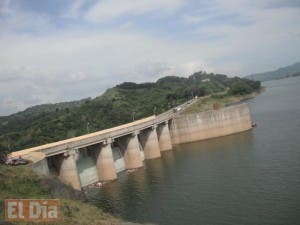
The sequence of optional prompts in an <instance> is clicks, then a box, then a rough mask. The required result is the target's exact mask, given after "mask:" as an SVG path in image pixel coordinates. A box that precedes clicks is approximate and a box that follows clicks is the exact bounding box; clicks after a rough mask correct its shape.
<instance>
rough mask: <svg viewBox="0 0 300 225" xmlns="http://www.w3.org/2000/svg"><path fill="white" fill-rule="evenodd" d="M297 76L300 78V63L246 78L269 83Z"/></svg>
mask: <svg viewBox="0 0 300 225" xmlns="http://www.w3.org/2000/svg"><path fill="white" fill-rule="evenodd" d="M295 76H300V62H297V63H294V64H292V65H289V66H286V67H282V68H279V69H277V70H273V71H268V72H264V73H255V74H251V75H248V76H245V78H247V79H251V80H259V81H267V80H276V79H282V78H287V77H295Z"/></svg>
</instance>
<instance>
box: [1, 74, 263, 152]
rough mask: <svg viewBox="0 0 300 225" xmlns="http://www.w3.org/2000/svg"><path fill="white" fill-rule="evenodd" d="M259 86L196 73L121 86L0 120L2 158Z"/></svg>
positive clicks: (257, 83) (234, 79)
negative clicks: (199, 99)
mask: <svg viewBox="0 0 300 225" xmlns="http://www.w3.org/2000/svg"><path fill="white" fill-rule="evenodd" d="M259 88H260V82H258V81H251V80H248V79H242V78H239V77H233V78H229V77H227V76H226V75H222V74H211V73H210V74H208V73H205V72H198V73H195V74H193V75H191V76H189V77H187V78H186V77H175V76H167V77H163V78H161V79H159V80H157V81H156V82H153V83H141V84H136V83H133V82H125V83H122V84H119V85H117V86H115V87H113V88H110V89H108V90H106V91H105V92H104V93H103V94H102V95H100V96H98V97H96V98H94V99H91V98H88V99H83V100H80V101H75V102H68V103H58V104H46V105H41V106H35V107H31V108H29V109H26V110H24V111H22V112H19V113H16V114H13V115H10V116H5V117H0V133H1V135H0V152H8V151H16V150H19V149H24V148H27V147H33V146H37V145H41V144H45V143H49V142H54V141H58V140H62V139H66V138H71V137H75V136H79V135H82V134H86V133H89V132H94V131H98V130H102V129H106V128H110V127H113V126H116V125H120V124H123V123H127V122H130V121H132V120H133V118H134V119H140V118H143V117H146V116H150V115H153V114H159V113H162V112H164V111H166V110H168V109H170V108H172V107H174V106H176V105H178V104H181V103H183V102H185V101H187V100H188V99H191V98H193V97H194V96H199V97H201V96H206V95H211V94H214V93H218V92H224V91H226V92H227V93H228V95H246V94H249V93H252V92H254V91H256V90H258V89H259Z"/></svg>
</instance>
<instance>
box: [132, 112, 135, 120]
mask: <svg viewBox="0 0 300 225" xmlns="http://www.w3.org/2000/svg"><path fill="white" fill-rule="evenodd" d="M134 116H135V112H132V121H134Z"/></svg>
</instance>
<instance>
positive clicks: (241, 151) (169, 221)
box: [88, 77, 300, 225]
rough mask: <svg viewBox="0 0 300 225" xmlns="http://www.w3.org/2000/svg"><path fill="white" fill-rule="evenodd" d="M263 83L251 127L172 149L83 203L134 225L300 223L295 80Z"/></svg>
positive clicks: (299, 101)
mask: <svg viewBox="0 0 300 225" xmlns="http://www.w3.org/2000/svg"><path fill="white" fill-rule="evenodd" d="M263 85H264V86H266V87H267V89H266V91H265V92H264V93H262V94H261V95H259V96H258V97H256V98H255V99H252V100H250V101H248V103H249V106H250V110H251V114H252V120H253V122H255V123H257V128H255V129H253V130H252V131H248V132H244V133H240V134H236V135H231V136H226V137H221V138H217V139H211V140H207V141H201V142H196V143H190V144H184V145H180V146H176V147H175V148H174V151H170V152H167V153H164V154H163V156H162V158H161V159H156V160H149V161H145V168H144V169H141V170H138V171H136V172H134V173H131V174H126V173H121V174H120V175H119V179H118V181H116V182H113V183H111V184H108V185H106V186H105V187H104V188H102V189H101V190H90V191H89V193H88V196H89V201H90V202H92V203H93V204H95V205H97V206H99V207H101V208H103V209H105V210H106V211H108V212H110V213H114V214H117V215H119V216H121V217H122V218H124V219H125V220H128V221H133V222H149V223H154V224H162V225H177V224H178V225H183V224H189V225H196V224H204V225H222V224H227V225H229V224H235V225H244V224H245V225H246V224H249V225H254V224H259V225H264V224H266V225H271V224H272V225H277V224H278V225H279V224H281V225H295V224H300V77H298V78H290V79H284V80H277V81H270V82H265V83H263Z"/></svg>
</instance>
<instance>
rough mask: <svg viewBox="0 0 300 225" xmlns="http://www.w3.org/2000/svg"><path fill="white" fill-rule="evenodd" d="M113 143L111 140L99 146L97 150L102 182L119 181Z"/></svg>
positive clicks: (97, 162) (98, 167) (99, 173)
mask: <svg viewBox="0 0 300 225" xmlns="http://www.w3.org/2000/svg"><path fill="white" fill-rule="evenodd" d="M111 143H112V141H111V139H108V140H106V142H105V143H104V144H102V145H99V148H98V149H97V153H96V159H97V161H96V164H97V170H98V175H99V180H100V181H109V180H115V179H117V173H116V169H115V163H114V158H113V154H112V148H111Z"/></svg>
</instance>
